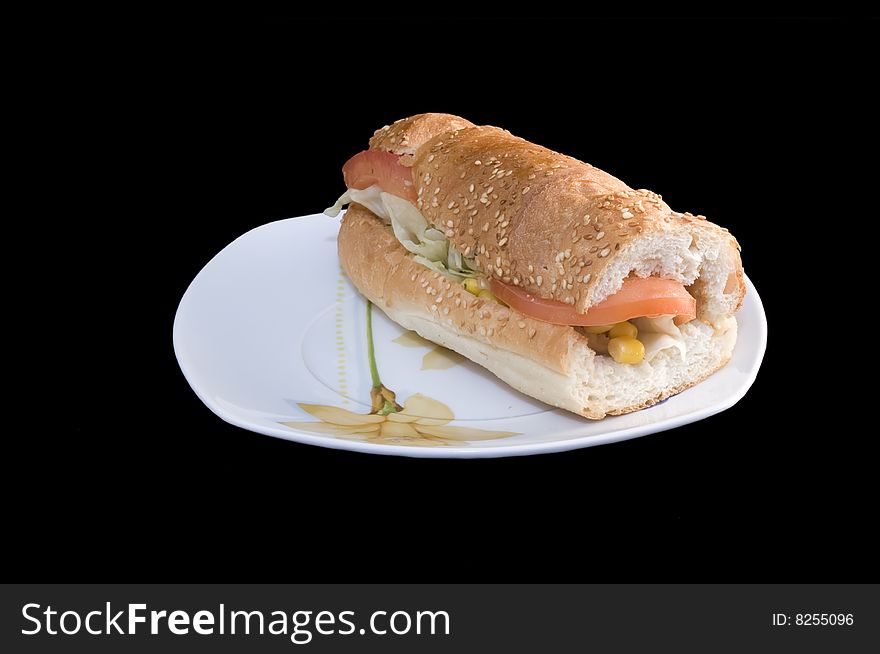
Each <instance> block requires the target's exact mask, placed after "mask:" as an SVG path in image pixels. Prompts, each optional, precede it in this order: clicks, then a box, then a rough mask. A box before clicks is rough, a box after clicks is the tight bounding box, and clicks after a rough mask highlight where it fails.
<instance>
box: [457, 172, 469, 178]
mask: <svg viewBox="0 0 880 654" xmlns="http://www.w3.org/2000/svg"><path fill="white" fill-rule="evenodd" d="M465 175H467V173H466V172H465V171H461V175H459V176H458V178H459V179H464V176H465Z"/></svg>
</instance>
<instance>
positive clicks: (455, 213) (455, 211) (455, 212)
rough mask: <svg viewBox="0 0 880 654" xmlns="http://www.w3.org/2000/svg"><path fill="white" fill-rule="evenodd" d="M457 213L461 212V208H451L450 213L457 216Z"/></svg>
mask: <svg viewBox="0 0 880 654" xmlns="http://www.w3.org/2000/svg"><path fill="white" fill-rule="evenodd" d="M459 213H461V209H457V208H456V209H453V210H452V215H453V216H457V215H458V214H459Z"/></svg>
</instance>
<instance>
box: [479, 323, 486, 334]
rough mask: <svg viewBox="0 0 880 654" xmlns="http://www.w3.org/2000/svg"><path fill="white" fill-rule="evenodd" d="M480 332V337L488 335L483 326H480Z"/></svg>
mask: <svg viewBox="0 0 880 654" xmlns="http://www.w3.org/2000/svg"><path fill="white" fill-rule="evenodd" d="M479 331H480V336H485V335H486V328H485V327H483V326H482V325H480V330H479Z"/></svg>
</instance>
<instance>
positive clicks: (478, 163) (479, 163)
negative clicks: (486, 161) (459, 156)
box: [474, 159, 483, 166]
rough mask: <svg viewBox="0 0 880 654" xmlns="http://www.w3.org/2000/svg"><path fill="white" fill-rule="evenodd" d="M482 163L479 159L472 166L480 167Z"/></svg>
mask: <svg viewBox="0 0 880 654" xmlns="http://www.w3.org/2000/svg"><path fill="white" fill-rule="evenodd" d="M482 163H483V162H482V161H480V160H479V159H477V160H476V161H474V165H475V166H479V165H481V164H482Z"/></svg>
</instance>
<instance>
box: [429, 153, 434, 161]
mask: <svg viewBox="0 0 880 654" xmlns="http://www.w3.org/2000/svg"><path fill="white" fill-rule="evenodd" d="M432 161H434V155H433V154H429V155H428V163H431V162H432Z"/></svg>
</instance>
